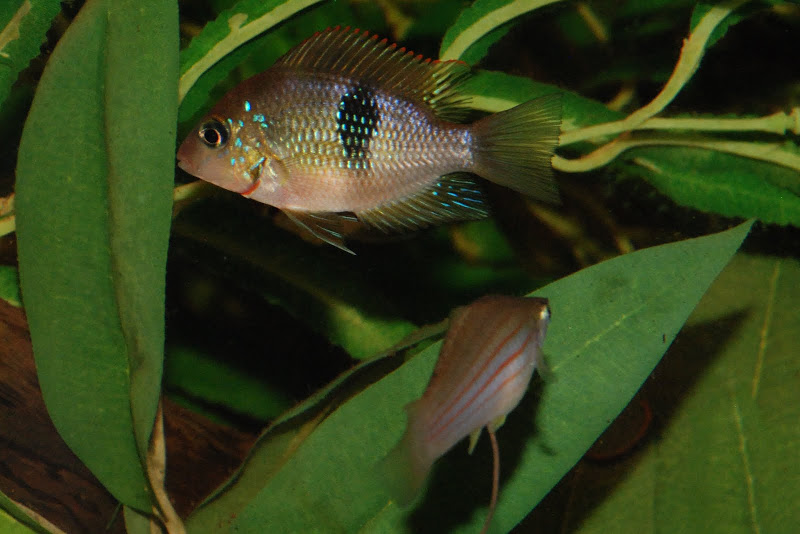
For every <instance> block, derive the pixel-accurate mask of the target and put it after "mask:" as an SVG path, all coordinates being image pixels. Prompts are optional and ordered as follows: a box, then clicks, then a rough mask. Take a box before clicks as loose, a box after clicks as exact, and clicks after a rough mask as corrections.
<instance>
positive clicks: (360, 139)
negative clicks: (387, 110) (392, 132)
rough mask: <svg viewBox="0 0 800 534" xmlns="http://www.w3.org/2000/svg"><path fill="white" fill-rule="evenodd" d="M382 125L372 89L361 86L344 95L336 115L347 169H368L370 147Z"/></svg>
mask: <svg viewBox="0 0 800 534" xmlns="http://www.w3.org/2000/svg"><path fill="white" fill-rule="evenodd" d="M379 122H380V112H379V110H378V106H377V103H376V102H375V95H374V94H373V93H372V91H370V90H369V89H368V88H366V87H362V86H360V85H358V86H356V87H353V88H352V89H349V90H348V91H347V92H346V93H345V94H343V95H342V98H341V100H340V101H339V108H338V110H337V112H336V124H337V128H336V129H337V131H338V132H339V141H340V142H341V144H342V155H343V156H344V158H345V159H346V160H347V168H349V169H352V168H356V169H361V168H364V169H366V168H368V166H369V161H368V159H369V143H370V140H371V139H372V137H373V136H374V135H375V132H376V130H377V128H378V123H379Z"/></svg>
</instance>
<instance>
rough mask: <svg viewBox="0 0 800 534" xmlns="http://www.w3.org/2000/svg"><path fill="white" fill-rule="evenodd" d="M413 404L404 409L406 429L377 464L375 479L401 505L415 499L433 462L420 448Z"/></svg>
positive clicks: (406, 504) (419, 437) (405, 504)
mask: <svg viewBox="0 0 800 534" xmlns="http://www.w3.org/2000/svg"><path fill="white" fill-rule="evenodd" d="M415 405H416V403H411V404H409V405H408V407H407V408H406V411H407V412H408V426H407V428H406V432H405V434H403V437H402V438H401V439H400V442H399V443H398V444H397V445H396V446H395V447H394V449H392V450H391V451H390V452H389V454H387V455H386V457H385V458H383V459H382V460H381V461H380V462H379V463H378V465H377V474H378V476H379V477H380V478H381V480H382V481H383V483H384V484H385V486H386V489H387V490H388V491H389V494H390V495H391V496H392V498H393V499H394V500H395V502H397V504H399V505H400V506H408V505H409V504H411V502H412V501H414V500H415V498H416V497H417V495H418V494H419V490H420V489H421V488H422V486H423V484H424V482H425V479H426V478H427V476H428V472H429V471H430V469H431V466H432V465H433V459H432V458H429V457H428V456H427V455H426V454H425V453H424V451H422V450H421V447H420V439H421V436H419V435H418V434H419V432H418V431H417V430H416V425H415V424H414V423H415V415H414V412H415V409H414V408H415Z"/></svg>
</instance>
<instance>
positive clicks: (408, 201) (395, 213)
mask: <svg viewBox="0 0 800 534" xmlns="http://www.w3.org/2000/svg"><path fill="white" fill-rule="evenodd" d="M488 215H489V207H488V205H487V204H486V200H485V198H484V194H483V191H482V190H481V188H480V186H479V185H478V183H477V182H476V181H475V178H474V177H473V176H472V175H470V174H467V173H453V174H448V175H445V176H442V177H441V178H439V179H438V180H437V181H436V182H435V183H434V184H432V185H431V186H430V187H429V188H427V189H424V190H423V191H421V192H419V193H417V194H416V195H413V196H411V197H409V198H404V199H402V200H396V201H393V202H388V203H386V204H382V205H380V206H378V207H376V208H372V209H369V210H364V211H360V212H357V213H356V216H358V219H359V220H360V221H362V222H364V223H367V224H369V225H371V226H374V227H376V228H378V229H380V230H382V231H384V232H387V233H388V232H398V231H403V230H418V229H420V228H424V227H426V226H429V225H432V224H441V223H444V222H448V221H461V220H474V219H483V218H484V217H486V216H488Z"/></svg>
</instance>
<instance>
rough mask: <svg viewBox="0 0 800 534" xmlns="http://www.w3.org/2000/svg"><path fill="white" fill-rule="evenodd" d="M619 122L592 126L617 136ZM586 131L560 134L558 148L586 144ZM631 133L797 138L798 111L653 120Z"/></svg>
mask: <svg viewBox="0 0 800 534" xmlns="http://www.w3.org/2000/svg"><path fill="white" fill-rule="evenodd" d="M621 122H622V121H615V122H607V123H604V124H602V125H601V124H598V125H596V126H604V127H607V126H610V125H614V126H615V127H614V128H608V129H607V130H606V131H605V135H609V134H619V133H623V132H626V131H628V130H624V129H623V127H624V126H623V125H622V124H621ZM591 128H593V127H592V126H590V127H588V128H580V129H577V130H572V131H569V132H564V133H562V134H561V137H560V139H559V146H565V145H570V144H573V143H577V142H579V141H586V140H588V139H590V138H591V137H592V132H591V131H590V129H591ZM634 130H695V131H706V132H767V133H774V134H778V135H785V134H786V132H787V131H790V132H792V133H794V134H800V107H796V108H793V109H792V110H791V111H790V112H789V113H786V112H784V111H778V112H776V113H773V114H772V115H767V116H765V117H751V118H735V119H720V118H693V117H691V118H686V117H683V118H681V117H678V118H662V117H653V118H650V119H648V120H646V121H645V122H643V123H641V124H640V125H638V126H637V127H635V128H634Z"/></svg>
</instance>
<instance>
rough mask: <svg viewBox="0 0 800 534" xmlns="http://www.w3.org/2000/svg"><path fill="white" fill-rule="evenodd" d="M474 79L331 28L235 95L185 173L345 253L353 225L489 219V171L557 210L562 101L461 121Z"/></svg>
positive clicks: (200, 132)
mask: <svg viewBox="0 0 800 534" xmlns="http://www.w3.org/2000/svg"><path fill="white" fill-rule="evenodd" d="M468 76H469V67H468V66H467V65H466V64H464V63H462V62H458V61H446V62H440V61H431V60H430V59H423V58H422V56H419V55H417V56H415V55H414V54H413V52H407V51H406V49H405V48H397V46H396V45H394V44H392V45H389V44H388V41H387V40H386V39H383V40H379V39H378V38H377V36H374V35H370V34H369V33H368V32H365V31H359V30H350V29H349V28H344V29H341V28H338V27H337V28H332V29H328V30H325V31H323V32H320V33H317V34H316V35H314V36H313V37H311V38H309V39H308V40H306V41H305V42H303V43H301V44H300V45H298V46H297V47H295V48H294V49H292V50H290V51H289V52H288V53H287V54H286V55H284V56H283V57H282V58H280V59H279V60H278V61H277V62H276V63H275V64H274V65H273V66H272V67H271V68H269V69H268V70H266V71H264V72H262V73H261V74H258V75H256V76H253V77H252V78H250V79H248V80H246V81H244V82H242V83H241V84H239V85H238V86H237V87H236V88H234V89H233V90H231V91H230V92H229V93H227V94H226V95H225V96H224V97H223V98H222V99H221V100H220V101H219V102H218V103H217V104H216V105H215V106H214V108H213V109H212V110H211V112H210V113H209V114H208V115H207V116H205V117H204V118H203V119H202V120H201V121H200V124H199V125H198V126H197V127H196V128H195V129H194V130H193V131H192V132H191V133H190V134H189V135H188V137H187V138H186V140H185V141H184V142H183V144H181V146H180V148H179V150H178V161H179V163H178V164H179V166H180V167H181V168H182V169H184V170H185V171H186V172H188V173H190V174H193V175H195V176H197V177H199V178H201V179H203V180H206V181H208V182H211V183H213V184H216V185H218V186H220V187H223V188H225V189H229V190H231V191H235V192H237V193H240V194H242V195H244V196H246V197H250V198H252V199H254V200H257V201H259V202H263V203H265V204H269V205H271V206H275V207H277V208H280V209H281V210H282V211H283V212H284V213H286V215H288V216H289V218H291V219H292V220H293V221H295V222H296V223H297V224H299V225H300V226H302V227H304V228H306V229H307V230H309V231H310V232H311V233H313V234H314V235H316V236H317V237H319V238H321V239H322V240H324V241H326V242H328V243H330V244H332V245H335V246H337V247H339V248H341V249H343V250H348V249H347V247H346V246H345V244H344V241H343V238H342V224H343V222H344V221H345V220H347V219H351V220H352V218H353V215H354V216H355V217H356V218H357V219H358V220H359V221H361V222H362V223H365V224H367V225H369V226H372V227H376V228H379V229H381V230H383V231H385V232H396V231H405V230H415V229H418V228H422V227H425V226H429V225H433V224H441V223H446V222H450V221H456V220H467V219H479V218H482V217H485V216H487V215H488V207H487V204H486V200H485V197H484V194H483V192H482V190H481V186H480V183H479V181H478V180H476V175H478V176H481V177H483V178H485V179H488V180H491V181H493V182H496V183H498V184H501V185H504V186H506V187H510V188H512V189H515V190H517V191H520V192H522V193H524V194H526V195H528V196H531V197H533V198H537V199H540V200H544V201H555V200H557V196H558V195H557V191H556V187H555V183H554V181H553V177H552V170H551V166H550V159H551V157H552V155H553V150H554V148H555V146H556V144H557V141H558V136H559V133H560V123H561V103H560V96H559V95H551V96H546V97H542V98H538V99H536V100H532V101H529V102H526V103H523V104H520V105H519V106H517V107H515V108H512V109H510V110H508V111H504V112H501V113H496V114H494V115H490V116H488V117H486V118H484V119H481V120H479V121H477V122H474V123H472V124H459V123H458V121H460V120H462V119H463V117H464V114H465V112H466V111H467V108H466V107H465V104H466V98H464V97H463V96H461V95H459V88H460V86H461V84H462V82H464V81H465V79H466V78H467V77H468ZM348 252H349V250H348Z"/></svg>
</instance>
